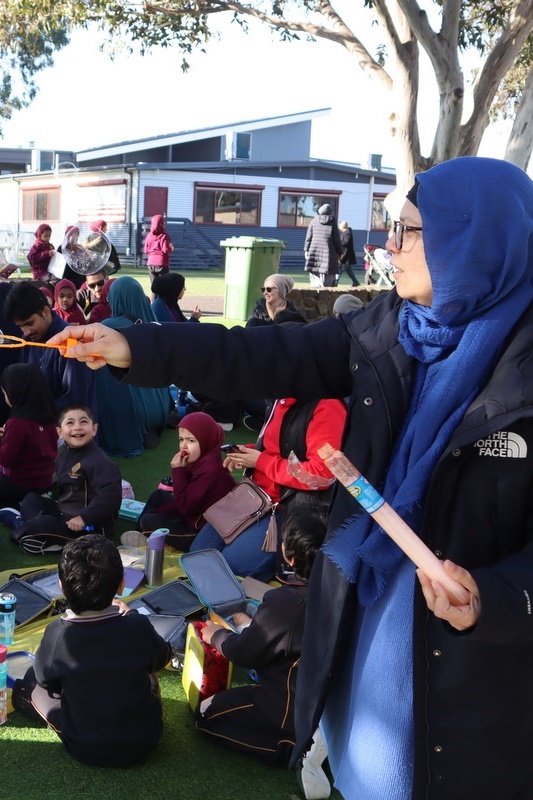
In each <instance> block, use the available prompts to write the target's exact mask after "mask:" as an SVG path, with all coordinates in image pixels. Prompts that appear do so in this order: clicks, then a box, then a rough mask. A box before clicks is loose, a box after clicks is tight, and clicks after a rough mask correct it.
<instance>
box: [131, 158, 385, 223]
mask: <svg viewBox="0 0 533 800" xmlns="http://www.w3.org/2000/svg"><path fill="white" fill-rule="evenodd" d="M195 183H218V184H222V185H225V186H231V185H233V184H235V185H239V186H264V187H265V188H264V190H263V193H262V207H261V220H260V225H261V226H264V227H273V228H275V227H277V224H278V202H279V188H280V187H281V186H283V187H285V188H289V189H290V188H294V189H298V190H300V191H301V190H308V191H309V192H310V193H312V192H313V191H340V192H342V194H341V195H340V200H339V219H347V220H348V221H349V223H350V226H351V227H353V228H362V229H366V228H367V226H368V212H369V191H370V186H369V184H367V183H354V182H353V181H349V182H348V181H346V182H343V181H329V180H328V181H319V180H302V179H294V178H286V177H284V176H283V173H280V175H279V177H277V176H276V177H273V176H268V177H264V176H261V177H257V176H249V175H220V173H215V172H213V173H209V172H184V171H182V170H176V171H174V170H165V171H164V172H155V171H149V172H148V171H147V172H144V173H141V176H140V190H139V191H140V196H139V216H140V218H141V219H142V217H143V216H144V189H145V187H147V186H166V187H168V216H169V217H188V218H189V219H191V218H192V215H193V211H194V185H195ZM374 191H387V189H383V190H382V189H378V188H377V187H376V188H375V189H374Z"/></svg>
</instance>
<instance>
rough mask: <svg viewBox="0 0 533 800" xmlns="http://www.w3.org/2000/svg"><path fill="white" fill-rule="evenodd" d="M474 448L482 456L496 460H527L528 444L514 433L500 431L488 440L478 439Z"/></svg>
mask: <svg viewBox="0 0 533 800" xmlns="http://www.w3.org/2000/svg"><path fill="white" fill-rule="evenodd" d="M474 447H477V448H478V451H479V455H480V456H492V457H496V458H526V456H527V444H526V441H525V439H523V438H522V437H521V436H519V435H518V434H517V433H513V432H512V431H498V433H493V434H492V436H489V438H488V439H478V440H477V442H476V443H475V445H474Z"/></svg>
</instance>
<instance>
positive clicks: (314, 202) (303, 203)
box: [278, 190, 339, 228]
mask: <svg viewBox="0 0 533 800" xmlns="http://www.w3.org/2000/svg"><path fill="white" fill-rule="evenodd" d="M338 202H339V196H338V194H336V195H334V194H331V195H330V194H303V193H300V192H290V191H288V190H281V191H280V194H279V215H278V225H279V227H280V228H307V226H308V225H309V223H310V222H311V220H312V219H313V217H315V216H316V215H317V214H318V209H319V208H320V206H323V205H324V203H329V205H330V206H331V211H332V214H333V215H334V216H337V208H338Z"/></svg>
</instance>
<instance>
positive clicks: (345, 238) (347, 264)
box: [339, 220, 360, 286]
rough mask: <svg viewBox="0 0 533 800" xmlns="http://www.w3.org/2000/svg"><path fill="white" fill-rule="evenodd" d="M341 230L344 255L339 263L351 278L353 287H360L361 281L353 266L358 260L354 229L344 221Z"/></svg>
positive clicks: (340, 225) (340, 226)
mask: <svg viewBox="0 0 533 800" xmlns="http://www.w3.org/2000/svg"><path fill="white" fill-rule="evenodd" d="M339 230H340V234H341V245H342V255H341V257H340V259H339V261H340V263H341V264H342V266H343V267H344V269H345V270H346V274H347V275H348V277H349V278H350V280H351V282H352V286H359V285H360V284H359V281H358V280H357V278H356V277H355V273H354V271H353V269H352V264H356V263H357V258H356V257H355V250H354V247H353V233H352V229H351V228H350V226H349V225H348V223H347V221H346V220H343V221H342V222H341V223H340V224H339Z"/></svg>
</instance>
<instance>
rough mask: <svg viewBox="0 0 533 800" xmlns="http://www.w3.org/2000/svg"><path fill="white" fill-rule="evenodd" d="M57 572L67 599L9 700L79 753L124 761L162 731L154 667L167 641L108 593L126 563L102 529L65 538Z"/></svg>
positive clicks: (95, 761)
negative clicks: (69, 538) (65, 605)
mask: <svg viewBox="0 0 533 800" xmlns="http://www.w3.org/2000/svg"><path fill="white" fill-rule="evenodd" d="M59 579H60V581H61V586H62V588H63V592H64V593H65V597H66V599H67V602H68V606H69V607H68V609H67V611H66V613H65V615H64V616H62V617H60V618H56V619H55V620H54V621H53V622H52V623H51V624H50V625H48V626H47V628H46V630H45V633H44V636H43V640H42V642H41V645H40V646H39V648H38V650H37V652H36V654H35V665H34V666H33V667H31V668H30V669H29V670H28V672H27V673H26V675H25V676H24V678H23V679H22V681H21V682H18V681H17V684H16V686H15V688H14V691H13V704H14V706H15V708H16V709H17V710H18V711H20V712H21V713H23V714H25V715H26V716H31V717H32V718H35V716H36V715H35V711H37V712H38V714H39V715H40V716H39V717H38V718H39V719H40V718H41V717H42V719H44V720H45V721H46V722H47V723H48V724H49V725H51V726H52V728H53V729H54V730H55V732H56V733H57V734H58V736H59V737H60V738H61V740H62V742H63V744H64V745H65V747H66V749H67V751H68V753H69V754H70V755H71V756H72V757H73V758H75V759H77V760H78V761H82V762H83V763H84V764H90V765H91V766H98V767H128V766H130V765H131V764H135V763H136V762H138V761H140V760H141V759H142V758H144V756H146V755H147V754H148V753H149V752H150V751H151V750H153V748H154V747H155V746H156V744H157V742H158V741H159V739H160V738H161V734H162V731H163V714H162V707H161V699H160V696H159V687H158V681H157V678H156V677H155V675H154V673H155V672H158V671H159V670H161V669H163V667H164V666H165V665H166V664H167V663H168V661H169V660H170V657H171V648H170V645H168V644H167V643H166V642H165V641H164V639H162V638H161V637H160V636H159V634H158V633H156V631H155V629H154V628H153V627H152V625H151V624H150V622H149V621H148V620H147V619H146V618H145V617H144V616H143V615H142V614H137V612H135V611H131V610H130V609H129V608H128V606H126V605H125V604H124V603H122V602H120V601H118V600H114V597H115V595H116V594H120V593H121V592H122V589H123V586H124V570H123V567H122V562H121V560H120V555H119V552H118V550H117V548H116V546H115V545H114V544H113V542H111V541H109V540H108V539H106V538H105V537H103V536H100V535H99V534H94V533H92V534H87V535H85V536H80V537H79V538H78V539H76V540H75V541H73V542H69V543H68V544H67V545H66V547H65V548H64V550H63V552H62V554H61V558H60V560H59ZM30 698H31V704H30ZM34 710H35V711H34Z"/></svg>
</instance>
